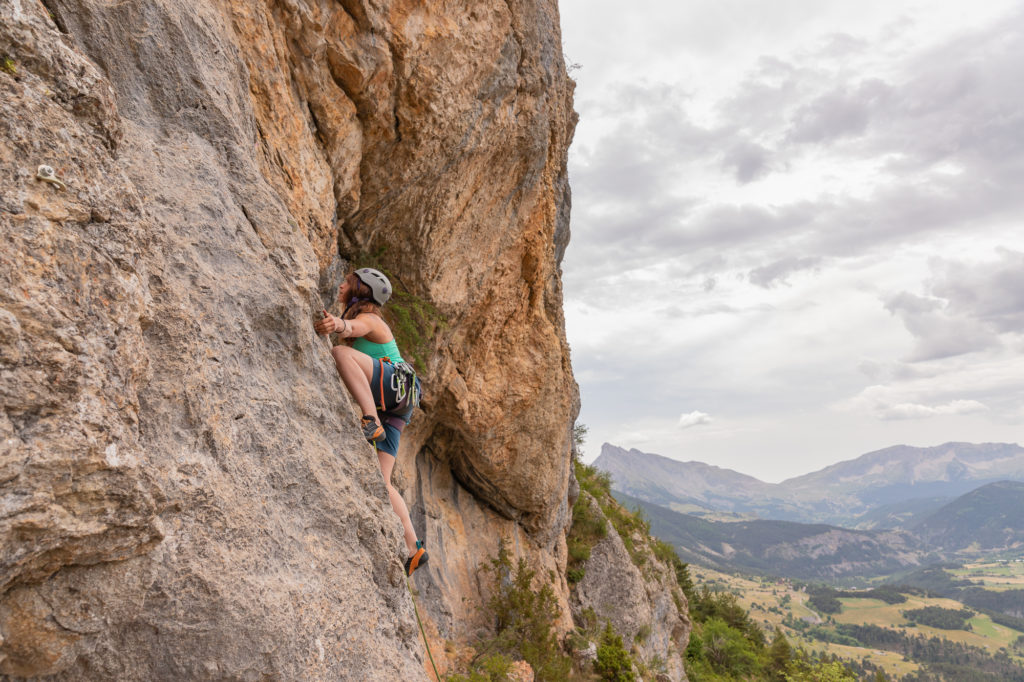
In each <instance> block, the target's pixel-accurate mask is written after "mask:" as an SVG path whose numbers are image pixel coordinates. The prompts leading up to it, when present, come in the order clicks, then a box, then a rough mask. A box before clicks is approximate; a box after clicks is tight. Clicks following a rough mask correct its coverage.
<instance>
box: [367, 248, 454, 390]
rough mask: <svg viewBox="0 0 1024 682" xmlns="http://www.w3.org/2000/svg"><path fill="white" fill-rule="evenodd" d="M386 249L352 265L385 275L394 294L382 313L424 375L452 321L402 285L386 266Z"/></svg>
mask: <svg viewBox="0 0 1024 682" xmlns="http://www.w3.org/2000/svg"><path fill="white" fill-rule="evenodd" d="M386 251H387V249H386V248H383V247H382V248H380V249H377V250H376V251H372V252H366V253H361V254H359V255H357V256H355V257H354V258H353V259H352V260H351V261H350V262H351V263H353V264H356V265H358V266H359V267H361V268H374V269H376V270H380V271H381V272H382V273H384V276H385V277H387V278H388V280H389V281H390V282H391V286H392V287H393V288H394V291H393V292H392V294H391V300H390V301H388V303H387V305H386V306H384V307H383V308H382V309H381V312H382V313H383V315H384V319H385V320H386V321H387V323H388V326H389V327H391V331H392V333H393V334H394V335H395V341H397V343H398V347H399V348H400V349H401V350H402V352H403V354H404V355H408V357H407V358H406V359H407V360H411V361H412V362H413V364H414V365H415V366H416V368H417V369H419V370H420V371H423V370H425V369H426V366H427V359H429V357H430V352H431V350H432V348H431V346H432V344H433V340H434V339H435V338H437V335H438V333H439V332H443V331H445V330H447V329H448V320H447V319H446V318H445V316H444V315H442V314H441V312H440V311H439V310H438V309H437V307H436V306H435V305H434V304H433V303H431V302H430V301H428V300H427V299H425V298H423V297H421V296H417V295H416V294H414V293H413V292H411V291H409V290H408V289H406V288H405V286H404V285H403V284H402V280H401V279H400V278H399V277H398V276H396V275H395V274H394V272H393V271H391V270H389V269H388V268H387V267H386V266H385V265H384V263H383V260H384V254H385V253H386Z"/></svg>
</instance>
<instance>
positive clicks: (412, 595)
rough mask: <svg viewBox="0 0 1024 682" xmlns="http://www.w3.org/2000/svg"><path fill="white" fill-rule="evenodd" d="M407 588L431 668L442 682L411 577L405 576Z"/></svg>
mask: <svg viewBox="0 0 1024 682" xmlns="http://www.w3.org/2000/svg"><path fill="white" fill-rule="evenodd" d="M405 587H406V589H408V590H409V596H410V597H412V610H413V613H415V614H416V622H417V623H418V624H419V626H420V634H421V635H422V636H423V646H425V647H427V656H429V657H430V667H431V668H433V669H434V679H435V680H437V682H441V676H440V675H438V674H437V666H436V665H434V654H432V653H430V644H429V643H428V642H427V633H426V631H425V630H424V629H423V621H422V620H420V610H419V609H418V608H416V593H415V592H413V591H412V585H411V584H410V583H409V576H405Z"/></svg>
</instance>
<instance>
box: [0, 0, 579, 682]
mask: <svg viewBox="0 0 1024 682" xmlns="http://www.w3.org/2000/svg"><path fill="white" fill-rule="evenodd" d="M0 53H2V54H0V59H3V62H2V64H0V136H2V144H0V168H2V171H3V177H4V180H3V183H2V184H0V227H2V230H3V235H4V239H3V242H2V245H0V278H2V280H3V282H2V283H3V287H2V291H0V377H2V379H0V395H2V398H3V401H4V411H3V416H2V418H0V438H2V443H3V446H2V450H0V495H2V505H3V506H2V508H3V514H2V515H0V534H2V535H0V537H2V551H0V567H2V574H0V589H2V590H3V592H2V593H0V635H2V638H3V640H2V642H0V673H2V674H6V675H9V676H12V677H19V676H33V675H54V676H55V677H54V678H53V679H60V680H97V679H117V680H127V679H146V680H157V679H163V680H171V679H174V680H179V679H308V680H320V679H323V680H335V679H360V680H366V679H422V678H423V677H425V676H426V672H425V667H424V661H425V658H424V653H423V648H422V644H421V643H420V640H419V635H418V632H417V629H416V623H415V619H414V617H413V613H412V603H411V601H410V598H409V595H408V592H407V590H406V586H405V584H404V578H403V575H402V570H401V559H402V555H403V554H404V548H403V545H402V542H401V538H400V536H399V532H398V531H399V527H398V524H397V522H396V520H395V518H394V515H393V513H392V512H391V509H390V507H389V506H388V503H387V500H386V497H385V494H384V487H383V483H382V481H381V479H380V475H379V473H378V471H377V463H376V458H375V456H374V455H373V453H372V451H371V450H370V448H369V447H368V446H367V445H366V444H365V443H364V442H361V441H360V439H359V437H358V430H357V421H356V410H355V409H354V407H353V406H352V405H351V404H350V402H349V399H348V397H347V394H346V393H345V390H344V387H343V386H341V384H340V382H339V381H338V379H337V376H336V374H335V371H334V368H333V365H332V363H331V360H330V356H329V354H328V342H327V341H326V340H324V339H319V338H317V337H316V336H315V335H314V333H313V331H312V322H313V319H314V317H315V314H316V311H318V310H319V309H320V307H321V306H322V305H324V304H325V303H327V302H329V301H330V296H331V293H332V290H333V288H334V287H335V286H336V285H337V283H338V281H339V279H340V277H341V275H342V274H343V271H344V268H346V267H348V265H349V263H350V262H351V263H360V262H363V261H365V260H366V257H367V256H368V255H370V256H371V257H372V258H374V259H376V260H377V261H378V262H380V263H381V264H382V266H384V267H386V268H387V269H388V270H389V271H390V272H392V273H394V274H395V275H396V278H397V279H398V282H397V283H398V284H399V285H400V287H401V288H402V289H403V290H404V291H407V292H409V293H410V294H411V295H413V296H415V297H417V300H422V301H426V302H428V303H429V304H431V305H432V306H434V310H436V314H437V316H438V318H439V319H440V320H441V321H443V325H442V324H440V322H439V326H438V329H439V330H440V331H438V332H437V333H435V334H434V335H433V336H431V337H430V338H429V339H428V341H427V342H426V344H425V347H424V348H423V349H422V357H423V362H422V363H421V366H420V368H419V369H420V370H421V373H422V374H423V376H424V379H425V383H426V387H427V398H426V400H425V403H424V405H423V408H424V409H423V412H422V413H419V414H417V415H416V418H415V420H414V421H413V424H412V426H411V427H410V428H409V429H408V430H407V431H406V435H405V439H404V442H403V448H402V451H401V453H400V458H399V467H398V471H397V473H396V481H397V482H398V483H399V485H400V487H401V488H402V489H403V490H404V493H405V495H406V498H407V500H408V501H409V502H410V504H411V506H412V509H413V517H414V520H415V522H416V524H417V528H418V530H419V532H420V533H421V535H422V537H424V538H425V539H426V540H427V543H428V549H429V550H430V553H431V561H430V564H428V566H427V567H426V568H425V569H424V570H422V571H420V572H418V573H417V575H416V577H415V583H416V585H417V586H418V587H419V590H420V597H419V599H420V604H421V607H422V608H421V610H422V611H424V615H425V616H426V617H427V618H426V620H427V629H428V636H430V637H431V638H432V640H433V641H434V642H441V641H442V640H444V639H459V638H464V637H467V636H468V633H471V632H472V631H473V628H475V627H477V626H479V625H480V624H482V623H483V624H485V623H486V617H485V616H484V615H483V614H482V613H480V611H479V605H480V599H481V597H480V588H481V577H480V570H479V569H480V567H481V565H482V564H483V562H485V561H486V559H487V558H488V557H489V556H491V555H493V554H494V552H495V550H496V548H497V545H498V541H499V539H502V538H504V539H505V540H506V541H508V543H509V547H510V548H511V549H512V550H513V551H514V552H515V553H516V554H519V555H525V556H528V557H529V558H530V561H531V565H532V566H534V567H536V568H537V569H538V574H539V575H551V576H553V578H554V581H555V584H556V587H557V588H558V592H559V595H560V599H561V600H562V602H563V605H565V606H566V608H565V609H564V611H565V613H566V615H565V622H564V623H562V624H561V625H562V627H563V629H567V628H568V627H569V620H568V618H569V616H568V604H567V601H566V600H567V596H568V592H567V589H566V587H565V582H564V576H563V573H564V566H565V543H564V529H565V525H566V524H567V523H568V508H569V507H568V504H567V499H566V498H567V494H566V493H567V486H568V482H569V474H568V471H569V458H568V451H569V443H570V433H571V427H572V423H573V421H574V418H575V415H576V412H577V410H578V394H577V390H576V385H575V382H574V381H573V378H572V372H571V368H570V364H569V353H568V348H567V346H566V343H565V335H564V324H563V318H562V312H561V283H560V279H559V270H558V259H559V258H560V256H561V253H562V252H563V251H564V248H565V244H566V242H567V240H568V201H569V198H568V183H567V179H566V173H565V163H566V150H567V147H568V144H569V142H570V139H571V136H572V130H573V126H574V124H575V114H574V113H573V111H572V101H571V98H572V83H571V81H569V80H568V79H567V77H566V75H565V68H564V64H563V59H562V51H561V42H560V37H559V30H558V15H557V8H556V6H555V4H554V2H547V1H538V2H516V1H515V0H510V1H509V2H480V3H472V8H471V9H469V10H467V9H466V7H465V6H464V5H458V6H447V5H442V4H438V3H426V4H424V3H412V2H359V1H357V0H353V1H351V2H348V1H346V2H341V3H338V2H327V1H323V2H315V1H312V0H281V1H275V2H252V3H250V2H240V1H235V2H213V3H209V2H198V1H197V0H193V1H191V2H186V1H183V0H177V1H170V0H155V1H152V2H116V3H115V2H108V1H105V0H46V1H45V2H38V1H37V0H0ZM41 164H48V165H50V166H52V167H53V168H54V169H55V171H56V175H57V177H58V178H60V179H61V180H62V181H63V182H64V183H66V185H67V188H66V189H60V188H59V187H58V186H56V185H53V184H49V183H46V182H43V181H40V180H37V179H36V172H37V168H38V166H39V165H41ZM548 571H550V574H549V573H548ZM437 651H438V647H435V652H437ZM441 663H442V665H444V661H443V660H442V661H441Z"/></svg>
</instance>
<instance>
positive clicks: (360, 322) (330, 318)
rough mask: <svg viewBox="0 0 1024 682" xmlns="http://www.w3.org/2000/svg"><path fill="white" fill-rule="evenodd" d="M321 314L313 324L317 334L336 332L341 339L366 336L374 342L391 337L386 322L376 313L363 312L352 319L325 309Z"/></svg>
mask: <svg viewBox="0 0 1024 682" xmlns="http://www.w3.org/2000/svg"><path fill="white" fill-rule="evenodd" d="M322 314H323V315H324V317H323V318H322V319H320V320H317V322H316V324H315V325H314V328H315V329H316V333H317V334H331V333H337V334H338V336H340V337H341V338H343V339H354V338H358V337H360V336H367V337H369V339H370V341H374V342H376V343H386V342H388V341H390V340H391V338H392V336H391V330H390V329H388V326H387V324H386V323H385V322H384V320H382V319H380V318H379V317H377V316H376V315H368V314H363V315H358V316H356V317H355V319H352V320H343V319H341V318H340V317H335V316H334V315H331V314H330V313H328V312H327V311H326V310H325V311H323V313H322Z"/></svg>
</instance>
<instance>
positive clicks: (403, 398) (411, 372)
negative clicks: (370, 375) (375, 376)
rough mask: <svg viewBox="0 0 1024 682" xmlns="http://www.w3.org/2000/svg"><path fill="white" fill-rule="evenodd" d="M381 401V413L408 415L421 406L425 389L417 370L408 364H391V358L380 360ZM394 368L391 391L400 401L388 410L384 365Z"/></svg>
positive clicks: (379, 406)
mask: <svg viewBox="0 0 1024 682" xmlns="http://www.w3.org/2000/svg"><path fill="white" fill-rule="evenodd" d="M378 362H380V399H381V404H380V405H378V408H379V409H380V411H381V412H385V413H386V412H392V413H395V412H398V413H403V414H404V413H406V412H410V411H412V409H413V408H416V407H419V406H420V399H421V398H422V397H423V388H422V386H421V385H420V379H419V377H417V376H416V369H415V368H413V366H412V365H410V364H409V363H408V362H391V358H387V357H384V358H380V360H379V361H378ZM385 362H386V363H388V364H390V365H391V366H392V367H393V368H394V372H392V374H391V390H392V391H393V392H394V394H395V396H396V397H397V399H398V404H397V405H395V406H394V407H392V408H391V409H388V407H387V406H386V405H384V395H385V393H384V363H385Z"/></svg>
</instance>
